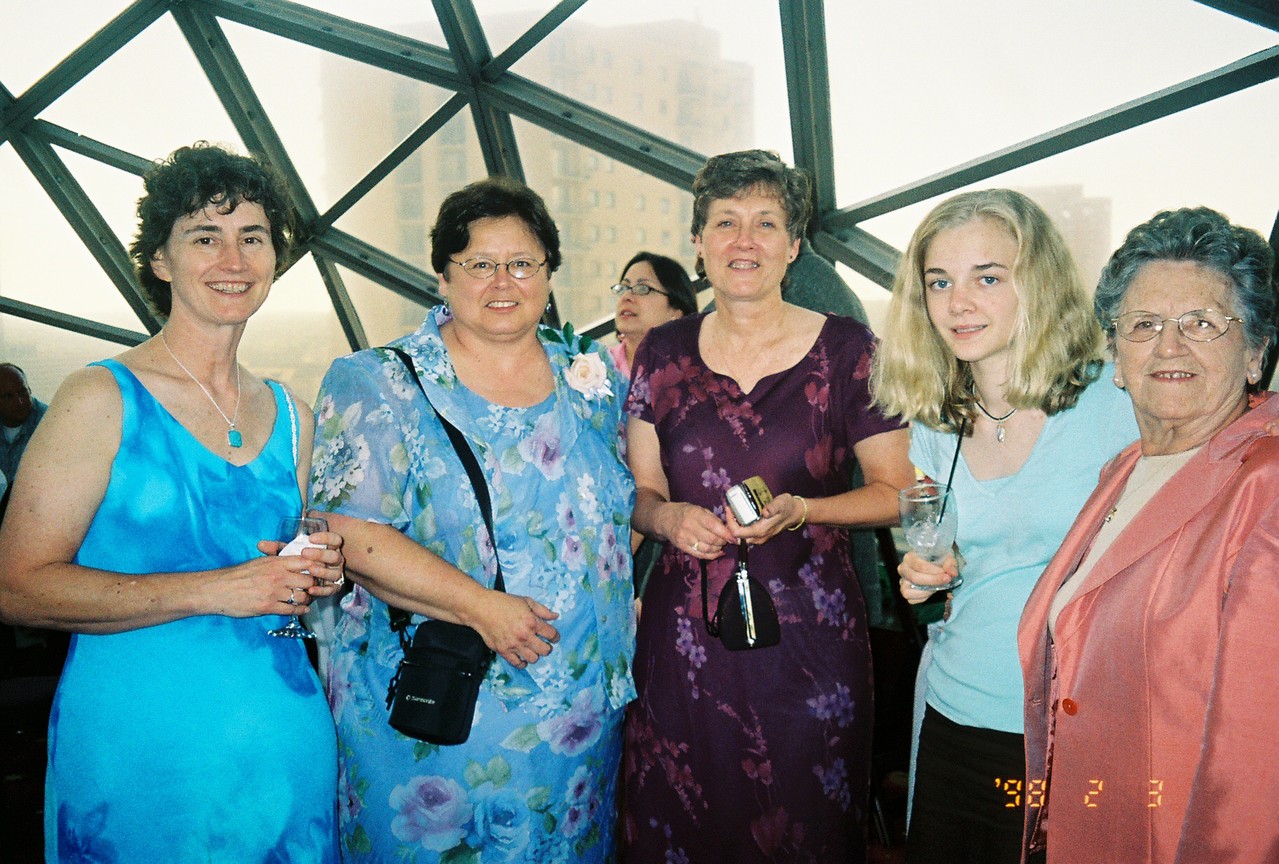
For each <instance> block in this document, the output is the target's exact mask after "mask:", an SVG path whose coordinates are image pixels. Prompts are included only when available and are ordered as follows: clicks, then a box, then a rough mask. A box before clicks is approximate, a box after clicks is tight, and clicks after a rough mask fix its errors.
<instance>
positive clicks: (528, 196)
mask: <svg viewBox="0 0 1279 864" xmlns="http://www.w3.org/2000/svg"><path fill="white" fill-rule="evenodd" d="M503 216H514V217H516V218H518V219H520V220H521V221H523V222H524V224H525V225H527V226H528V229H529V231H531V232H532V233H533V236H534V237H536V238H537V240H538V242H539V243H541V244H542V249H543V250H544V251H545V252H546V272H547V273H548V274H550V273H554V272H555V271H556V270H558V269H559V267H560V260H561V259H560V229H559V228H557V227H556V226H555V220H554V219H552V218H551V214H550V211H548V210H547V209H546V202H545V201H543V200H542V196H541V195H538V194H537V193H536V192H534V191H533V190H532V189H530V188H529V187H527V186H525V185H524V184H523V183H520V182H518V181H515V180H512V179H510V178H509V177H489V178H487V179H485V180H477V181H475V182H474V183H471V184H469V185H467V186H463V187H462V188H461V189H459V190H457V191H456V192H454V193H453V194H451V195H449V196H448V197H447V198H445V199H444V202H443V203H442V204H440V212H439V215H438V216H436V217H435V225H434V226H433V227H432V228H431V266H432V267H433V268H435V272H436V273H443V272H444V270H445V268H447V267H448V266H449V259H450V258H452V257H453V256H454V255H456V254H457V253H459V252H461V251H462V250H463V249H465V248H466V247H467V246H470V245H471V223H472V222H475V221H476V220H478V219H500V218H502V217H503Z"/></svg>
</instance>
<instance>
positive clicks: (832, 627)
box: [622, 315, 901, 864]
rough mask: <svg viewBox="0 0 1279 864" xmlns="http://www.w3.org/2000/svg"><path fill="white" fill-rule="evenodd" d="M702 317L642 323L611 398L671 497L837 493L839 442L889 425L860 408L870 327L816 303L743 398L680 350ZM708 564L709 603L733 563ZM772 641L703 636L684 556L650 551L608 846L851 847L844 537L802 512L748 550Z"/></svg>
mask: <svg viewBox="0 0 1279 864" xmlns="http://www.w3.org/2000/svg"><path fill="white" fill-rule="evenodd" d="M704 318H705V315H696V316H689V317H686V318H683V319H680V320H677V321H674V322H671V323H670V324H666V325H663V326H662V327H660V328H658V329H656V330H653V331H652V332H650V333H649V335H648V338H647V339H646V340H645V341H644V343H643V344H642V345H641V346H640V348H639V351H638V352H637V355H636V358H635V367H634V372H633V377H632V389H631V393H630V396H629V401H628V403H627V410H628V411H629V412H630V413H631V414H633V415H635V416H636V417H638V418H640V419H641V420H645V421H648V422H650V423H653V424H654V425H655V427H656V430H657V434H658V440H659V442H660V446H661V460H662V468H663V470H664V471H665V473H666V477H667V479H668V481H669V483H670V493H671V494H670V497H671V500H672V501H688V502H691V503H694V504H698V505H701V506H703V507H707V508H709V509H711V510H713V511H714V512H715V513H716V514H717V515H720V516H721V517H722V516H723V513H724V493H725V491H726V490H727V489H728V487H729V486H731V485H732V484H734V483H738V482H740V481H742V480H745V479H746V478H747V477H750V476H751V475H754V474H759V475H760V476H762V477H763V478H764V481H765V482H766V483H767V484H768V486H769V488H770V489H771V490H772V491H773V492H774V493H775V494H780V493H782V492H790V493H792V494H797V495H804V496H809V497H822V496H828V495H834V494H837V493H839V492H843V491H846V490H847V489H848V478H849V473H850V468H851V460H852V458H853V454H852V447H853V445H854V444H856V443H857V442H858V441H860V440H862V439H864V438H867V437H869V436H871V435H876V434H879V433H881V432H887V431H890V430H894V429H898V428H900V427H901V423H900V422H899V421H898V420H896V419H894V418H886V417H884V416H883V415H882V414H880V413H879V412H877V411H876V410H874V409H872V408H871V407H870V396H869V390H868V386H867V385H868V377H869V372H870V361H871V356H872V351H873V344H874V342H873V337H872V336H871V334H870V331H869V330H867V329H866V328H865V327H864V326H863V325H861V324H859V323H857V322H856V321H853V320H852V319H848V318H840V317H836V316H830V317H828V318H827V319H826V322H825V324H824V326H823V328H822V330H821V333H820V334H819V336H818V337H817V340H816V341H815V343H814V344H813V347H812V348H811V349H810V350H809V352H808V354H807V355H806V356H805V357H804V358H803V359H802V360H801V361H800V362H799V363H798V364H796V365H795V366H794V367H792V368H790V369H788V370H785V371H783V372H779V373H777V374H775V375H770V376H768V377H766V378H764V379H762V380H761V381H760V382H759V383H758V384H757V385H756V386H755V388H754V389H753V390H752V391H751V392H749V393H743V392H742V391H741V389H740V388H739V387H738V386H737V384H736V382H734V381H733V380H732V379H730V378H727V377H725V376H722V375H718V374H716V373H714V372H712V371H711V370H709V369H708V368H707V367H706V365H705V363H704V362H703V361H702V359H701V355H700V353H699V351H698V335H699V332H700V330H701V324H702V321H703V320H704ZM725 552H726V554H725V555H724V557H723V558H720V559H719V560H717V561H714V562H711V564H710V566H709V568H708V570H709V577H710V579H709V592H708V593H709V607H710V610H711V612H712V614H713V612H714V608H715V603H716V600H717V598H718V597H719V594H720V591H721V590H722V589H723V587H724V584H725V583H726V582H727V581H728V579H729V578H730V574H731V571H732V569H733V566H734V564H735V563H736V555H735V550H734V549H733V547H731V546H730V547H728V548H727V549H726V550H725ZM750 572H751V575H752V576H753V577H755V578H756V579H758V580H759V581H760V582H762V583H763V584H764V585H766V586H767V587H768V590H769V593H770V594H771V595H772V597H773V601H774V603H775V604H776V606H777V612H778V617H779V619H780V621H781V630H782V636H781V643H780V644H779V645H777V646H774V647H771V648H765V649H761V650H755V651H740V652H732V651H728V650H727V649H725V648H724V647H723V645H722V644H721V643H720V642H719V640H717V639H715V638H713V637H711V636H709V635H708V634H707V633H706V627H705V622H704V620H703V614H702V594H701V571H700V568H699V566H698V564H697V562H696V561H695V560H694V559H693V558H692V557H690V556H688V555H685V554H684V553H682V552H680V551H679V550H678V549H675V548H674V547H672V546H669V545H668V546H666V548H665V549H664V550H663V554H662V558H661V560H660V561H659V562H658V564H657V568H656V570H655V572H654V573H653V575H652V577H651V578H650V580H649V584H648V588H647V591H646V593H645V595H644V614H643V616H642V618H641V622H640V627H639V636H638V638H639V643H638V647H637V651H636V659H635V677H636V685H637V688H638V690H639V697H638V699H637V701H636V702H635V703H634V704H633V705H632V706H631V709H630V712H629V714H628V717H627V722H626V755H625V760H624V796H623V800H624V802H625V803H624V808H625V809H624V819H623V828H622V831H623V845H622V850H623V858H624V860H626V861H631V862H651V861H659V862H661V861H665V862H685V864H686V862H698V864H702V862H716V861H723V862H734V864H740V862H757V861H787V862H818V861H821V862H827V861H830V862H836V861H838V862H847V861H860V860H862V859H863V856H864V855H865V824H866V799H867V788H868V782H869V765H870V733H871V721H872V702H871V699H872V697H871V669H870V645H869V641H868V632H867V625H866V612H865V606H864V604H863V601H862V596H861V591H860V589H859V588H858V584H857V579H856V576H855V574H854V572H853V567H852V564H851V561H850V558H849V542H848V533H847V532H846V531H844V530H839V529H833V528H827V527H825V526H821V525H812V524H808V525H805V526H803V528H802V529H801V530H798V531H793V532H788V531H783V532H781V533H780V534H778V535H777V536H775V537H773V538H772V539H770V540H769V541H768V542H767V543H766V544H763V545H761V546H755V547H752V549H751V556H750Z"/></svg>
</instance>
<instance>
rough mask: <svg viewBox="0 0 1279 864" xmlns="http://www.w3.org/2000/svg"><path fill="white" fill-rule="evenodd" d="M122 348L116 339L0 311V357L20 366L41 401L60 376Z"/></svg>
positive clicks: (59, 381) (54, 389)
mask: <svg viewBox="0 0 1279 864" xmlns="http://www.w3.org/2000/svg"><path fill="white" fill-rule="evenodd" d="M126 350H128V346H126V345H121V344H119V343H117V342H107V341H105V340H102V339H95V338H94V337H92V336H83V335H81V334H79V333H72V332H70V331H69V330H62V329H59V328H57V327H50V326H48V325H46V324H38V323H36V322H35V321H27V320H25V319H22V318H14V317H12V316H10V315H0V360H3V361H5V362H8V363H17V364H18V365H19V366H21V367H22V371H24V372H26V373H27V381H28V383H30V384H31V393H32V395H34V396H35V397H36V398H37V399H39V400H40V401H41V402H46V403H47V402H48V401H49V400H51V399H52V398H53V394H54V393H56V392H57V391H58V387H59V386H60V385H61V384H62V379H64V378H66V377H67V375H69V374H71V373H72V372H74V371H75V370H77V369H81V368H83V367H85V366H87V365H88V364H90V363H92V362H94V361H96V360H102V359H103V358H106V357H114V356H116V355H117V354H119V353H121V352H123V351H126Z"/></svg>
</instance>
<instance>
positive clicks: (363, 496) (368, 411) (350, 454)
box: [311, 352, 411, 528]
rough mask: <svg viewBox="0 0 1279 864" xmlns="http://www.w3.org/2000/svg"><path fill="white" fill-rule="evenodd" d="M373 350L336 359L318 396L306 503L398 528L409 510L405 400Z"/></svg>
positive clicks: (330, 511)
mask: <svg viewBox="0 0 1279 864" xmlns="http://www.w3.org/2000/svg"><path fill="white" fill-rule="evenodd" d="M384 369H385V367H384V366H383V364H382V363H381V362H380V361H379V360H378V359H377V357H376V356H374V355H373V354H371V353H369V352H360V353H358V354H353V355H350V356H348V357H340V358H338V359H337V360H335V361H334V363H333V365H332V366H331V367H330V368H329V371H328V373H327V374H326V375H325V376H324V381H323V383H321V385H320V395H319V398H318V399H317V400H316V424H315V425H316V430H315V450H314V452H313V454H312V457H311V506H312V507H313V508H315V509H317V510H323V511H325V512H329V513H341V514H342V515H344V516H350V517H352V518H355V519H364V520H367V521H370V522H380V523H383V524H387V525H394V526H396V527H397V528H403V527H404V526H405V525H407V524H408V523H409V520H410V514H409V513H408V511H407V510H406V507H405V502H406V496H407V493H408V488H409V473H408V472H409V457H408V450H407V448H406V446H405V436H404V428H405V423H406V422H409V421H410V420H411V418H409V417H407V416H406V409H407V407H408V403H407V402H406V399H405V395H406V393H405V392H400V391H401V389H402V388H400V387H399V386H394V385H393V384H392V381H391V379H390V378H389V377H388V375H387V374H386V373H385V371H384Z"/></svg>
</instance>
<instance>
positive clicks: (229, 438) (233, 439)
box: [160, 330, 985, 447]
mask: <svg viewBox="0 0 1279 864" xmlns="http://www.w3.org/2000/svg"><path fill="white" fill-rule="evenodd" d="M160 342H161V344H163V345H164V350H165V351H168V352H169V356H170V357H172V358H173V362H174V363H177V364H178V368H179V369H181V370H182V371H183V372H185V373H187V377H188V378H190V379H191V380H192V381H194V382H195V386H197V387H199V388H200V392H201V393H203V394H204V395H205V396H206V397H207V398H208V400H209V401H210V402H212V403H213V407H214V408H216V409H217V412H218V413H219V414H221V415H222V419H223V420H225V421H226V425H227V426H228V427H230V428H228V429H227V433H226V443H227V446H228V447H242V446H243V445H244V436H242V435H241V434H240V430H239V429H236V428H235V424H236V421H237V420H239V419H240V364H239V363H236V364H235V413H233V414H232V415H231V416H230V417H228V416H226V412H225V411H223V410H222V406H221V405H219V404H218V400H216V399H214V398H213V394H212V393H210V392H209V391H208V390H207V389H206V388H205V386H204V385H203V384H201V383H200V379H199V378H197V377H195V376H194V375H192V374H191V370H190V369H188V368H187V367H186V366H184V365H183V364H182V361H181V360H179V359H178V355H176V354H174V353H173V349H172V348H170V347H169V340H168V339H165V338H164V331H163V330H161V331H160ZM978 407H980V406H978ZM983 410H985V409H983Z"/></svg>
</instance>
